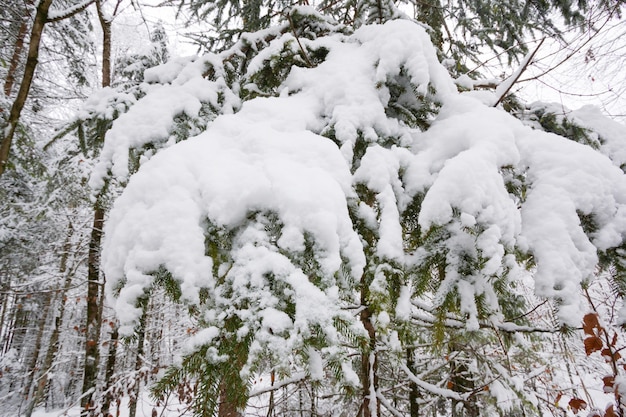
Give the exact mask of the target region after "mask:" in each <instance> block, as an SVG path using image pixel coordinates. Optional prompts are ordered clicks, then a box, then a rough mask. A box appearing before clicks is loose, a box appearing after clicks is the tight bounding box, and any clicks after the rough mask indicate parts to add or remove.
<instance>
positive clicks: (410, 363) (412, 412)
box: [406, 348, 420, 417]
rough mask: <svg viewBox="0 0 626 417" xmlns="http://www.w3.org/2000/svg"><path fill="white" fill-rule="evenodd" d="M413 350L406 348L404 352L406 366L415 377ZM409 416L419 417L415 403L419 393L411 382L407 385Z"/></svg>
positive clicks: (418, 408) (417, 406) (418, 410)
mask: <svg viewBox="0 0 626 417" xmlns="http://www.w3.org/2000/svg"><path fill="white" fill-rule="evenodd" d="M414 355H415V349H414V348H408V349H407V350H406V366H407V368H409V370H410V371H411V372H413V375H417V372H416V369H415V357H414ZM409 390H410V391H409V416H411V417H419V415H420V407H419V404H418V403H417V399H418V398H419V391H418V389H417V384H416V383H415V382H413V381H411V382H410V383H409Z"/></svg>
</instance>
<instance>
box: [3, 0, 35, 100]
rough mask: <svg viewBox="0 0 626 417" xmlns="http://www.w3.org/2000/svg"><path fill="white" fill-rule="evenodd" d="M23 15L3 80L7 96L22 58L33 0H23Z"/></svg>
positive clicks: (11, 89)
mask: <svg viewBox="0 0 626 417" xmlns="http://www.w3.org/2000/svg"><path fill="white" fill-rule="evenodd" d="M25 5H26V7H25V10H24V16H22V21H21V22H20V27H19V29H18V30H17V38H16V39H15V47H14V48H13V54H12V55H11V61H10V62H9V69H8V71H7V78H6V79H5V80H4V95H5V96H7V97H9V96H10V95H11V91H13V84H15V77H16V75H17V74H16V73H17V67H18V66H19V64H20V61H21V60H22V53H23V52H24V42H25V40H26V32H27V31H28V23H29V21H30V14H29V11H30V10H29V9H30V7H31V6H32V5H33V0H27V1H26V2H25Z"/></svg>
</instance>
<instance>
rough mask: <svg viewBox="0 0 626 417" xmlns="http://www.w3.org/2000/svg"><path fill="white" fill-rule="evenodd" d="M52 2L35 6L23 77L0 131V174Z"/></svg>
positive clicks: (23, 101) (32, 74) (47, 0)
mask: <svg viewBox="0 0 626 417" xmlns="http://www.w3.org/2000/svg"><path fill="white" fill-rule="evenodd" d="M51 4H52V0H41V2H40V3H39V6H37V13H36V14H35V22H34V23H33V29H32V31H31V35H30V45H29V46H28V57H27V59H26V66H25V67H24V77H23V78H22V83H21V84H20V89H19V91H18V92H17V97H15V101H14V102H13V106H11V113H10V114H9V120H8V122H7V126H6V128H4V129H3V130H2V131H0V138H2V143H1V144H0V176H2V173H3V172H4V170H5V168H6V165H7V161H8V159H9V151H10V149H11V142H12V141H13V136H14V135H15V130H16V129H17V123H18V121H19V119H20V116H21V114H22V109H23V108H24V105H25V104H26V99H27V98H28V93H29V92H30V86H31V84H32V82H33V78H34V76H35V69H36V68H37V62H38V58H39V44H40V42H41V35H42V34H43V30H44V27H45V26H46V21H47V19H48V9H49V8H50V5H51Z"/></svg>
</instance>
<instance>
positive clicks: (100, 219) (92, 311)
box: [81, 0, 111, 415]
mask: <svg viewBox="0 0 626 417" xmlns="http://www.w3.org/2000/svg"><path fill="white" fill-rule="evenodd" d="M96 8H97V11H98V19H99V21H100V25H101V26H102V87H109V86H110V85H111V22H110V21H108V20H107V19H106V18H105V17H104V14H103V11H102V4H101V1H99V0H98V1H96ZM103 226H104V207H103V202H102V198H101V196H100V195H98V197H97V200H96V204H95V207H94V216H93V227H92V229H91V240H90V242H89V256H88V273H87V280H88V287H87V342H86V346H85V374H84V379H83V390H82V391H83V395H84V396H83V398H82V400H81V407H82V410H83V415H88V414H89V413H90V412H89V410H91V408H92V405H93V404H92V399H93V391H94V390H95V388H96V378H97V376H98V362H99V352H98V349H99V345H100V330H101V324H102V323H101V321H102V320H101V312H102V306H100V305H99V304H101V302H100V301H101V300H100V297H99V290H100V286H101V283H100V243H101V241H102V227H103Z"/></svg>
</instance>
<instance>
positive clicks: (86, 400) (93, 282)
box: [81, 199, 104, 415]
mask: <svg viewBox="0 0 626 417" xmlns="http://www.w3.org/2000/svg"><path fill="white" fill-rule="evenodd" d="M98 200H100V199H98ZM103 224H104V209H103V208H102V207H101V202H100V201H97V202H96V208H95V210H94V217H93V226H92V228H91V239H90V241H89V256H88V260H87V263H88V266H87V327H86V329H87V331H86V343H85V371H84V377H83V390H82V392H83V397H82V399H81V408H82V410H83V415H89V414H90V413H91V411H92V410H91V409H92V407H93V402H92V400H93V391H94V390H95V388H96V378H97V376H98V362H99V345H100V329H101V318H100V306H99V304H100V303H99V301H100V296H99V293H100V242H101V240H102V226H103Z"/></svg>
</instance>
